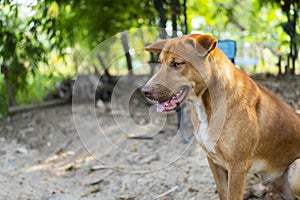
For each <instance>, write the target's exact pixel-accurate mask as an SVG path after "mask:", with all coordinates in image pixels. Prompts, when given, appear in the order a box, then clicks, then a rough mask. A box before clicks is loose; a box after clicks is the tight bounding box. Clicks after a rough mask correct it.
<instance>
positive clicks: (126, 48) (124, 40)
mask: <svg viewBox="0 0 300 200" xmlns="http://www.w3.org/2000/svg"><path fill="white" fill-rule="evenodd" d="M121 41H122V45H123V48H124V52H125V56H126V61H127V68H128V73H129V74H133V71H132V62H131V56H130V54H129V45H128V37H127V32H125V31H124V32H122V33H121Z"/></svg>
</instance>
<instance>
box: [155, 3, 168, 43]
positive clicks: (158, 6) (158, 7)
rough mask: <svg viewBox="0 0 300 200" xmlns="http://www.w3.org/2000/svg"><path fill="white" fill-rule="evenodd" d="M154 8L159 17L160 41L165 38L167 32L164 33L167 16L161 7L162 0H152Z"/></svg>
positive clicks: (162, 6)
mask: <svg viewBox="0 0 300 200" xmlns="http://www.w3.org/2000/svg"><path fill="white" fill-rule="evenodd" d="M154 7H155V9H156V10H157V12H158V15H159V27H160V28H161V29H160V30H159V37H160V38H161V39H165V38H167V35H168V34H167V32H166V23H167V16H166V9H165V8H164V5H163V0H154Z"/></svg>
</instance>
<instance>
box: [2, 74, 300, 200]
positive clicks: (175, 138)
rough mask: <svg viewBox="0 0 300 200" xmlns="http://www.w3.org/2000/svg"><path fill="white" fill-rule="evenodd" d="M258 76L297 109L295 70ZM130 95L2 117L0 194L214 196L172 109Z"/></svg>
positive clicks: (200, 158) (197, 152)
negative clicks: (114, 102)
mask: <svg viewBox="0 0 300 200" xmlns="http://www.w3.org/2000/svg"><path fill="white" fill-rule="evenodd" d="M255 78H256V80H257V82H259V83H261V84H263V85H265V86H266V87H268V88H269V89H271V90H273V91H274V92H275V93H277V94H278V95H280V96H281V97H282V98H284V99H285V101H286V102H288V103H289V104H290V105H291V106H292V107H293V108H295V109H296V110H298V111H300V77H297V78H290V79H279V80H277V79H275V78H266V77H265V76H263V75H261V76H256V77H255ZM132 102H133V104H132V106H130V107H129V109H128V108H126V106H123V105H120V106H118V107H117V108H112V107H111V104H109V103H108V104H105V105H104V106H103V105H102V107H100V108H97V109H95V108H94V106H92V105H84V104H82V105H73V107H72V105H64V106H57V107H50V108H44V109H40V110H32V111H29V112H24V113H18V114H15V115H13V116H11V117H10V118H8V119H5V120H3V121H2V122H1V124H0V125H1V126H0V165H1V168H0V199H5V200H6V199H7V200H10V199H11V200H15V199H22V200H23V199H32V200H33V199H45V200H60V199H61V200H68V199H71V200H74V199H101V200H102V199H105V200H106V199H119V200H133V199H138V200H139V199H147V200H148V199H203V200H213V199H218V197H217V194H216V192H215V190H216V188H215V184H214V181H213V177H212V174H211V172H210V169H209V167H208V164H207V161H206V159H205V153H204V152H202V151H201V149H200V148H199V147H198V145H197V144H196V141H195V140H194V139H192V140H191V141H190V142H189V143H187V144H183V143H182V142H181V135H180V133H178V132H177V131H176V115H175V113H170V114H168V116H166V115H165V114H158V113H156V112H155V111H154V108H153V107H147V106H145V104H144V103H140V102H139V101H138V100H136V101H134V100H133V101H132ZM149 109H150V111H149ZM127 110H128V112H127ZM187 112H188V109H185V113H184V114H185V116H186V115H187ZM149 115H150V117H149ZM185 119H186V121H187V123H186V124H185V135H186V137H188V136H189V135H191V134H192V127H191V124H190V123H188V120H187V119H188V118H187V117H185ZM150 122H151V123H150Z"/></svg>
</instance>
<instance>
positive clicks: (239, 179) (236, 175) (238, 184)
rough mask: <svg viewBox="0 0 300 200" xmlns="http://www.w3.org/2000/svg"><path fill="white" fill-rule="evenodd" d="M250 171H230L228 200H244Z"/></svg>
mask: <svg viewBox="0 0 300 200" xmlns="http://www.w3.org/2000/svg"><path fill="white" fill-rule="evenodd" d="M247 174H248V170H242V171H236V170H234V169H233V170H229V171H228V192H227V200H242V199H243V198H244V190H245V186H246V181H247Z"/></svg>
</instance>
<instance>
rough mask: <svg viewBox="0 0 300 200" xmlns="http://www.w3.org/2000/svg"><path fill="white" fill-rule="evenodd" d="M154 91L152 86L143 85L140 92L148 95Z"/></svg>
mask: <svg viewBox="0 0 300 200" xmlns="http://www.w3.org/2000/svg"><path fill="white" fill-rule="evenodd" d="M153 91H154V87H149V86H145V87H143V88H142V92H143V93H144V95H145V96H146V97H150V96H151V95H152V93H153Z"/></svg>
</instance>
